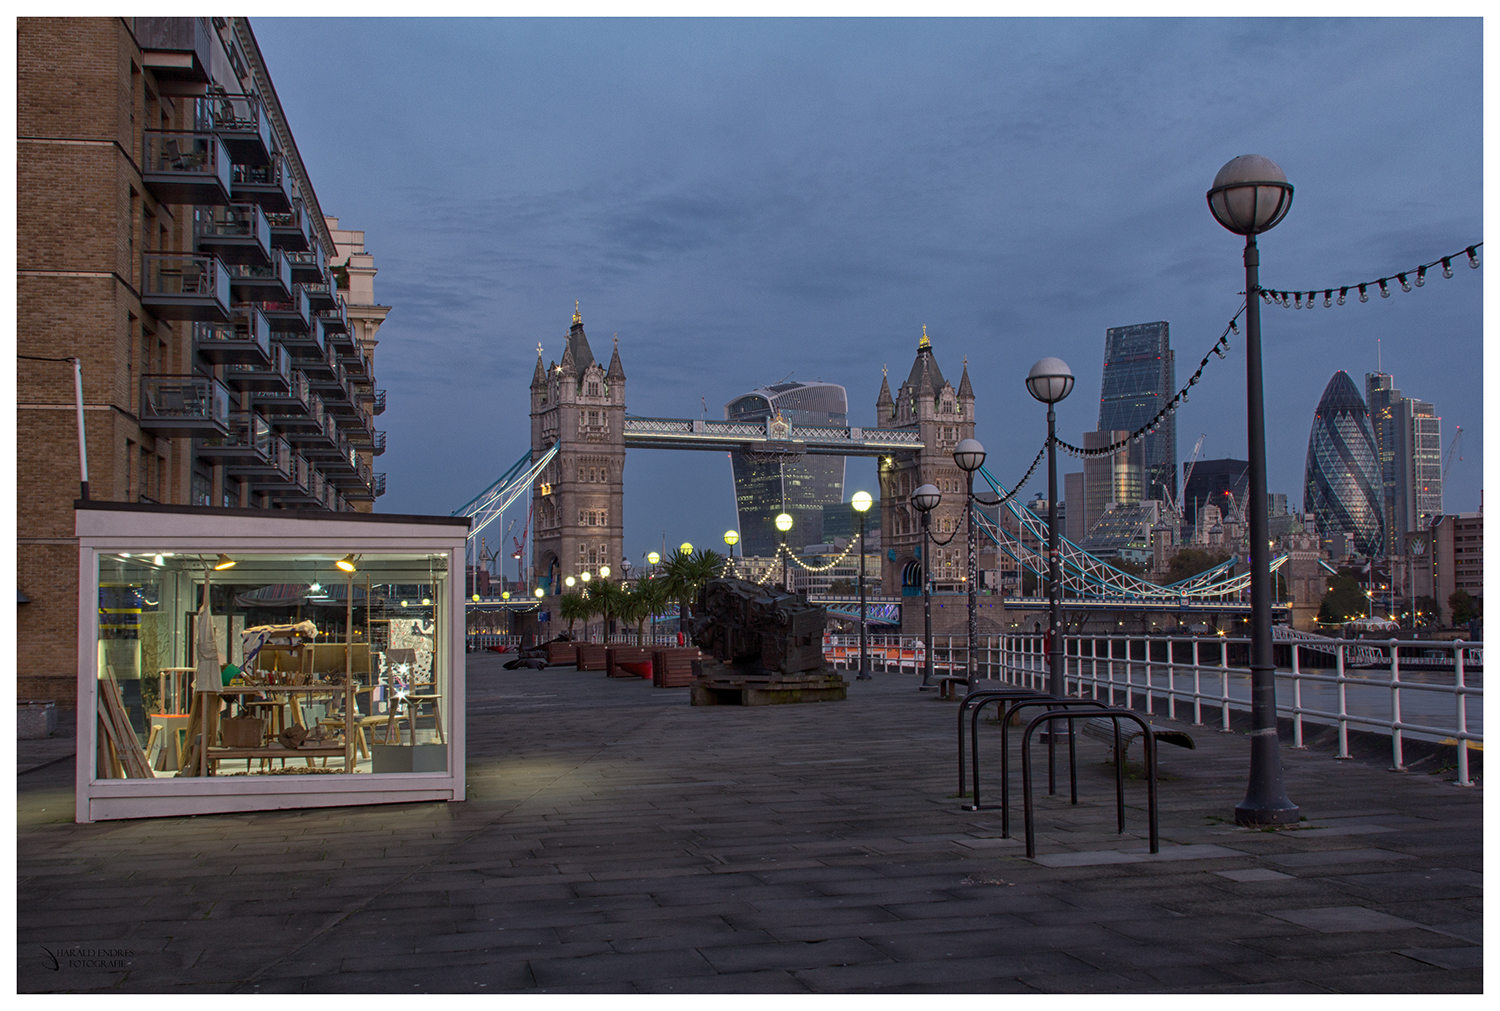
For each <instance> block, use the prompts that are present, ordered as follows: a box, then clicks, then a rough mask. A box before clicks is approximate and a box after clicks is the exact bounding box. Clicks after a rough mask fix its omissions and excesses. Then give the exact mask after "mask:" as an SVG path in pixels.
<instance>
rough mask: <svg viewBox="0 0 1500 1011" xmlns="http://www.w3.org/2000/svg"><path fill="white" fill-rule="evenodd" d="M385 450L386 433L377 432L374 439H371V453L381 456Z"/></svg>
mask: <svg viewBox="0 0 1500 1011" xmlns="http://www.w3.org/2000/svg"><path fill="white" fill-rule="evenodd" d="M384 452H385V433H384V432H376V433H375V438H374V440H373V441H371V443H370V453H371V454H372V455H374V456H379V455H380V454H381V453H384Z"/></svg>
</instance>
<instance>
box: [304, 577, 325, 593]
mask: <svg viewBox="0 0 1500 1011" xmlns="http://www.w3.org/2000/svg"><path fill="white" fill-rule="evenodd" d="M322 590H323V584H322V583H320V582H318V581H317V580H314V581H313V584H312V585H311V586H309V587H308V588H307V592H308V593H320V592H322Z"/></svg>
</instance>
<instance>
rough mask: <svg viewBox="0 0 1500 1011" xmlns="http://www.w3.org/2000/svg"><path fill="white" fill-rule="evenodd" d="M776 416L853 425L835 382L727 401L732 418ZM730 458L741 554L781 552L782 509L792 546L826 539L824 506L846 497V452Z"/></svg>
mask: <svg viewBox="0 0 1500 1011" xmlns="http://www.w3.org/2000/svg"><path fill="white" fill-rule="evenodd" d="M776 414H780V415H781V417H782V418H783V419H785V420H786V421H789V422H791V423H792V424H793V425H837V426H844V425H847V424H848V423H849V396H848V394H847V393H846V392H845V390H844V388H843V387H842V386H837V385H835V384H833V383H824V382H814V383H775V384H773V385H771V386H763V387H761V388H760V389H757V390H751V391H750V392H749V393H745V394H742V395H741V396H738V397H736V398H734V399H733V400H731V401H730V402H729V403H728V404H726V405H724V417H725V418H727V419H728V420H730V421H764V420H765V419H766V418H769V417H771V416H773V415H776ZM730 458H731V460H732V461H733V467H734V504H735V511H736V512H737V513H738V522H739V532H740V550H741V551H742V553H744V554H745V555H749V556H760V557H765V556H768V555H773V554H775V553H776V549H777V547H778V546H779V545H780V544H781V531H779V530H777V529H776V516H777V514H778V513H781V512H783V511H785V512H786V513H788V514H789V515H790V516H791V517H792V529H791V530H789V531H788V532H787V535H786V543H787V547H788V548H790V549H791V550H793V551H800V550H801V549H802V548H804V547H806V546H807V545H809V544H820V543H822V541H823V506H825V505H833V504H835V503H838V502H842V501H843V500H844V458H843V457H842V456H799V457H793V458H790V459H780V458H776V457H771V456H765V455H760V454H747V453H741V452H736V453H731V454H730Z"/></svg>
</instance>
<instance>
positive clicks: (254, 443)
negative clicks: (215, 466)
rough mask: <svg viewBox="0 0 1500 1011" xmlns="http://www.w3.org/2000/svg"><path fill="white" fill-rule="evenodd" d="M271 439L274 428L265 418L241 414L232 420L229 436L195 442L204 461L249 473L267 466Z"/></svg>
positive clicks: (244, 412) (207, 438)
mask: <svg viewBox="0 0 1500 1011" xmlns="http://www.w3.org/2000/svg"><path fill="white" fill-rule="evenodd" d="M271 438H272V437H271V426H270V425H269V424H268V423H267V422H266V420H265V419H264V418H262V417H261V416H260V415H258V414H254V413H252V412H248V411H242V412H238V413H235V414H231V415H230V416H229V431H228V432H226V433H225V434H223V435H214V436H208V437H206V438H201V439H195V440H194V441H193V446H194V450H195V452H196V454H197V455H198V456H200V457H202V458H203V459H205V460H212V461H213V462H215V463H222V464H224V465H225V467H226V468H229V467H233V469H234V470H236V471H238V472H241V473H249V472H251V471H254V470H256V469H258V468H264V467H266V466H267V465H268V461H269V460H270V454H271Z"/></svg>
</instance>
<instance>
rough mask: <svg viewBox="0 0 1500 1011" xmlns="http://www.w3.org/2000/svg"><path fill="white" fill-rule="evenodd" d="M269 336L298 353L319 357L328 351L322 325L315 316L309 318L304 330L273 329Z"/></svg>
mask: <svg viewBox="0 0 1500 1011" xmlns="http://www.w3.org/2000/svg"><path fill="white" fill-rule="evenodd" d="M271 336H272V337H273V338H274V339H276V340H279V341H281V343H282V344H284V345H286V346H287V347H289V348H294V349H296V351H297V352H298V353H299V354H307V355H312V354H316V355H317V356H318V357H320V358H321V357H322V356H323V355H325V354H327V353H328V351H327V347H326V345H325V341H324V338H323V325H322V324H321V323H319V322H318V318H317V317H316V316H313V317H311V318H310V319H309V321H308V326H307V329H306V330H300V331H299V330H274V329H273V330H272V332H271Z"/></svg>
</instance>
